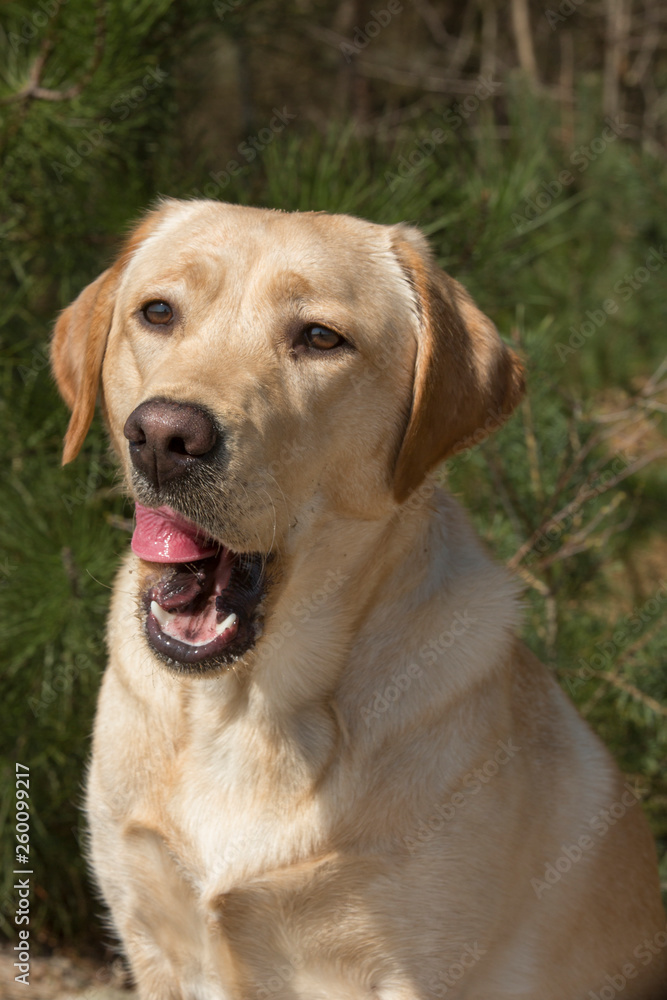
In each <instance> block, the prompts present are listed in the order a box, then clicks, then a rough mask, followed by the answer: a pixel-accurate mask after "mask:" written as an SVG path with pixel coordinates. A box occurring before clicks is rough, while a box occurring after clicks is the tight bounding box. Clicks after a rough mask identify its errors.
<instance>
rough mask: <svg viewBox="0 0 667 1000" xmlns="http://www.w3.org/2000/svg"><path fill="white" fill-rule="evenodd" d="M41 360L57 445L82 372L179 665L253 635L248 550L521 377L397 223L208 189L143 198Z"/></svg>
mask: <svg viewBox="0 0 667 1000" xmlns="http://www.w3.org/2000/svg"><path fill="white" fill-rule="evenodd" d="M52 362H53V370H54V373H55V377H56V381H57V383H58V386H59V388H60V391H61V393H62V395H63V397H64V398H65V400H66V402H67V403H68V405H69V406H70V407H71V409H72V416H71V420H70V424H69V428H68V430H67V435H66V438H65V449H64V457H63V461H64V462H69V461H71V460H72V459H73V458H74V457H75V456H76V454H77V453H78V451H79V449H80V447H81V444H82V442H83V440H84V438H85V436H86V433H87V431H88V428H89V426H90V422H91V420H92V417H93V413H94V408H95V400H96V397H97V394H98V387H99V386H100V381H101V397H102V406H103V411H104V414H105V418H106V421H107V425H108V428H109V432H110V435H111V441H112V444H113V447H114V449H115V451H116V452H117V454H118V456H119V458H120V461H121V464H122V467H123V470H124V474H125V478H126V481H127V482H128V484H129V487H130V489H131V492H132V494H133V496H134V499H135V500H136V501H137V530H136V532H135V538H134V542H133V547H134V549H135V552H136V553H137V554H138V555H139V557H140V558H142V560H143V563H144V567H145V590H144V604H145V615H146V619H145V620H146V632H147V637H148V641H149V643H150V644H151V646H152V647H153V649H154V650H155V651H156V652H157V653H158V654H159V655H160V656H162V658H163V659H166V660H167V661H168V662H171V663H172V664H175V665H177V666H180V667H182V668H189V669H194V670H199V671H203V670H209V669H212V668H215V667H216V666H220V665H221V664H224V663H228V662H230V660H232V659H234V658H237V657H238V656H240V655H242V654H243V653H244V652H245V650H246V649H247V648H248V647H249V646H250V645H252V643H253V642H254V640H255V637H256V634H257V615H258V607H259V603H260V598H261V595H262V590H263V586H264V572H263V567H264V565H265V563H266V560H267V558H268V557H269V556H270V554H272V553H278V554H280V553H281V552H287V551H289V549H290V546H294V545H295V544H298V540H299V539H300V538H303V537H304V535H305V534H307V533H308V532H309V531H310V532H313V531H316V530H317V525H318V524H319V523H322V522H323V521H326V520H327V519H329V520H330V519H331V518H335V517H341V518H356V519H364V520H369V519H370V520H374V519H378V518H383V517H386V516H388V515H390V514H391V513H392V512H393V511H394V510H395V509H396V505H397V504H402V503H403V502H405V501H406V499H407V498H408V497H409V496H410V495H411V493H412V492H413V491H414V490H415V489H416V488H417V487H418V486H419V485H420V484H421V483H422V481H423V480H424V478H425V477H426V475H427V474H428V472H429V471H430V470H431V469H432V468H433V467H434V466H435V465H436V464H437V463H438V462H440V461H441V460H442V459H444V458H446V457H447V456H448V455H451V454H453V453H455V452H456V451H458V450H461V449H463V448H465V447H467V446H468V445H469V444H471V443H475V442H477V441H478V440H480V439H481V437H482V436H484V434H486V433H488V432H489V431H491V430H493V429H494V427H497V426H498V425H499V424H501V423H502V422H503V421H504V420H505V419H506V417H507V416H508V415H509V414H510V412H511V411H512V410H513V409H514V407H515V406H516V404H517V402H518V400H519V399H520V397H521V393H522V391H523V377H522V370H521V366H520V364H519V362H518V360H517V358H516V357H515V355H514V354H513V353H512V351H510V350H509V349H508V348H507V347H506V346H505V345H504V344H503V342H502V341H501V340H500V338H499V336H498V334H497V332H496V329H495V327H494V326H493V324H492V323H491V322H490V320H488V319H487V318H486V317H485V316H484V315H483V314H482V313H481V312H480V311H479V310H478V309H477V307H476V306H475V305H474V303H473V301H472V300H471V298H470V297H469V295H468V294H467V293H466V292H465V290H464V289H463V288H462V287H461V286H460V285H459V284H458V283H457V282H455V281H454V280H453V279H451V278H449V277H448V276H447V275H445V274H444V273H443V272H442V271H441V270H440V269H439V268H438V267H437V266H436V264H435V262H434V261H433V259H432V257H431V254H430V251H429V249H428V246H427V244H426V241H425V240H424V239H423V237H422V236H421V235H420V234H419V233H418V231H417V230H414V229H411V228H409V227H404V226H380V225H374V224H372V223H368V222H364V221H361V220H359V219H354V218H351V217H348V216H332V215H326V214H321V213H303V214H299V213H295V214H286V213H282V212H274V211H266V210H261V209H252V208H242V207H239V206H233V205H225V204H220V203H218V202H211V201H189V202H180V201H174V200H169V201H166V202H164V203H163V204H162V205H161V207H159V208H158V209H157V210H155V211H153V212H151V213H150V214H149V215H148V216H147V217H146V218H145V219H144V221H143V222H142V223H141V224H140V225H139V226H138V227H137V228H136V229H135V231H134V232H133V233H132V235H131V236H130V238H129V239H128V241H127V242H126V244H125V246H124V247H123V249H122V251H121V253H120V255H119V257H118V259H117V261H116V262H115V263H114V264H113V265H112V266H111V267H110V268H109V269H108V270H107V271H105V272H104V274H102V275H101V276H100V277H99V278H98V279H97V280H96V281H94V282H93V283H92V284H91V285H90V286H88V288H86V289H85V290H84V291H83V292H82V293H81V294H80V296H79V297H78V298H77V299H76V301H75V302H74V303H72V305H71V306H69V308H68V309H66V310H65V311H64V312H63V314H62V315H61V317H60V319H59V320H58V323H57V325H56V329H55V335H54V339H53V346H52Z"/></svg>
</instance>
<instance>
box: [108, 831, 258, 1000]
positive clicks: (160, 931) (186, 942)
mask: <svg viewBox="0 0 667 1000" xmlns="http://www.w3.org/2000/svg"><path fill="white" fill-rule="evenodd" d="M89 818H90V825H91V846H92V856H93V863H94V867H95V871H96V874H97V877H98V881H99V883H100V887H101V889H102V892H103V895H104V898H105V900H106V902H107V904H108V905H109V907H110V909H111V913H112V917H113V922H114V925H115V927H116V930H117V932H118V934H119V936H120V938H121V939H122V942H123V947H124V950H125V953H126V955H127V957H128V959H129V961H130V965H131V968H132V974H133V977H134V979H135V982H136V984H137V988H138V991H139V997H140V998H141V1000H232V998H235V997H237V996H238V995H239V994H238V991H237V989H236V988H235V987H234V986H233V984H232V975H231V972H232V965H231V960H230V956H229V955H228V954H227V949H226V946H225V942H224V939H223V938H222V936H221V935H220V933H219V929H218V927H217V925H216V924H213V923H211V922H210V920H207V918H206V916H205V914H204V913H203V912H202V910H201V909H200V907H199V906H198V904H197V899H196V896H195V893H194V891H193V889H192V887H191V886H190V885H189V884H188V882H187V881H186V880H185V878H184V877H183V875H182V873H181V872H180V871H179V868H178V865H177V863H176V862H175V860H174V859H173V858H172V856H171V855H170V853H169V851H168V850H167V847H166V845H165V843H164V841H163V839H162V837H161V836H160V835H159V834H157V833H155V832H154V831H152V830H149V829H145V828H140V827H137V826H134V827H132V828H131V829H129V830H124V831H123V830H119V829H118V828H116V827H115V826H114V825H113V824H112V823H109V821H108V820H107V821H106V822H105V821H104V820H102V819H101V817H95V816H94V815H92V814H89ZM223 970H224V972H223ZM228 973H229V975H228ZM223 976H224V980H225V981H224V982H223V978H222V977H223Z"/></svg>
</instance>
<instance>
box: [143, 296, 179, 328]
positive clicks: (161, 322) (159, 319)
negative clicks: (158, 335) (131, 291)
mask: <svg viewBox="0 0 667 1000" xmlns="http://www.w3.org/2000/svg"><path fill="white" fill-rule="evenodd" d="M141 314H142V316H143V317H144V319H145V320H147V321H148V322H149V323H152V324H153V326H165V325H166V324H167V323H171V321H172V319H173V318H174V310H173V309H172V308H171V306H170V305H169V303H168V302H162V301H161V300H160V301H155V302H147V303H146V305H145V306H142V307H141Z"/></svg>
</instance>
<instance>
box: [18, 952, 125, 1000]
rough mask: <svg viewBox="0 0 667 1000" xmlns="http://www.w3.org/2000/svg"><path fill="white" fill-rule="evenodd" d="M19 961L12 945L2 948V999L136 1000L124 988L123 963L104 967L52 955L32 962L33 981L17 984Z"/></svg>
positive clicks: (85, 961) (79, 959)
mask: <svg viewBox="0 0 667 1000" xmlns="http://www.w3.org/2000/svg"><path fill="white" fill-rule="evenodd" d="M15 961H16V958H15V956H14V953H13V952H12V947H11V945H7V944H3V945H2V946H1V947H0V997H2V1000H136V994H135V993H132V992H130V991H128V990H126V989H124V988H123V987H124V983H125V972H124V969H123V966H122V963H121V962H120V960H115V961H114V962H112V963H110V964H108V963H107V964H103V965H102V964H100V963H99V962H94V961H91V960H89V959H85V958H79V957H76V958H70V957H69V956H66V955H51V956H50V957H48V958H38V957H33V958H31V959H30V982H29V984H28V985H27V986H24V985H23V983H17V982H15V980H14V976H15V975H16V974H17V972H18V970H17V969H15V968H14V962H15Z"/></svg>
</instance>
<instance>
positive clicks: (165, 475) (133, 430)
mask: <svg viewBox="0 0 667 1000" xmlns="http://www.w3.org/2000/svg"><path fill="white" fill-rule="evenodd" d="M124 434H125V437H126V438H127V440H128V441H129V442H130V457H131V458H132V462H133V464H134V467H135V469H137V471H138V472H141V474H142V475H143V476H145V477H146V479H148V481H149V482H150V483H151V484H152V485H153V486H154V487H155V488H156V489H159V488H160V486H164V485H165V484H166V483H168V482H170V481H171V480H173V479H177V478H178V477H180V476H183V475H185V474H186V473H187V472H190V471H192V470H193V468H194V467H196V466H197V465H199V464H201V462H202V461H204V460H206V459H207V458H210V457H211V452H212V450H213V448H214V446H215V444H216V442H217V439H218V433H217V431H216V429H215V424H214V423H213V421H212V420H211V418H210V417H209V415H208V413H206V412H205V411H204V410H202V409H201V408H200V407H199V406H193V405H192V404H191V403H172V402H169V401H168V400H164V399H148V400H146V402H145V403H141V404H140V405H139V406H138V407H137V408H136V410H133V411H132V413H131V414H130V415H129V417H128V418H127V421H126V423H125V428H124Z"/></svg>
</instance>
